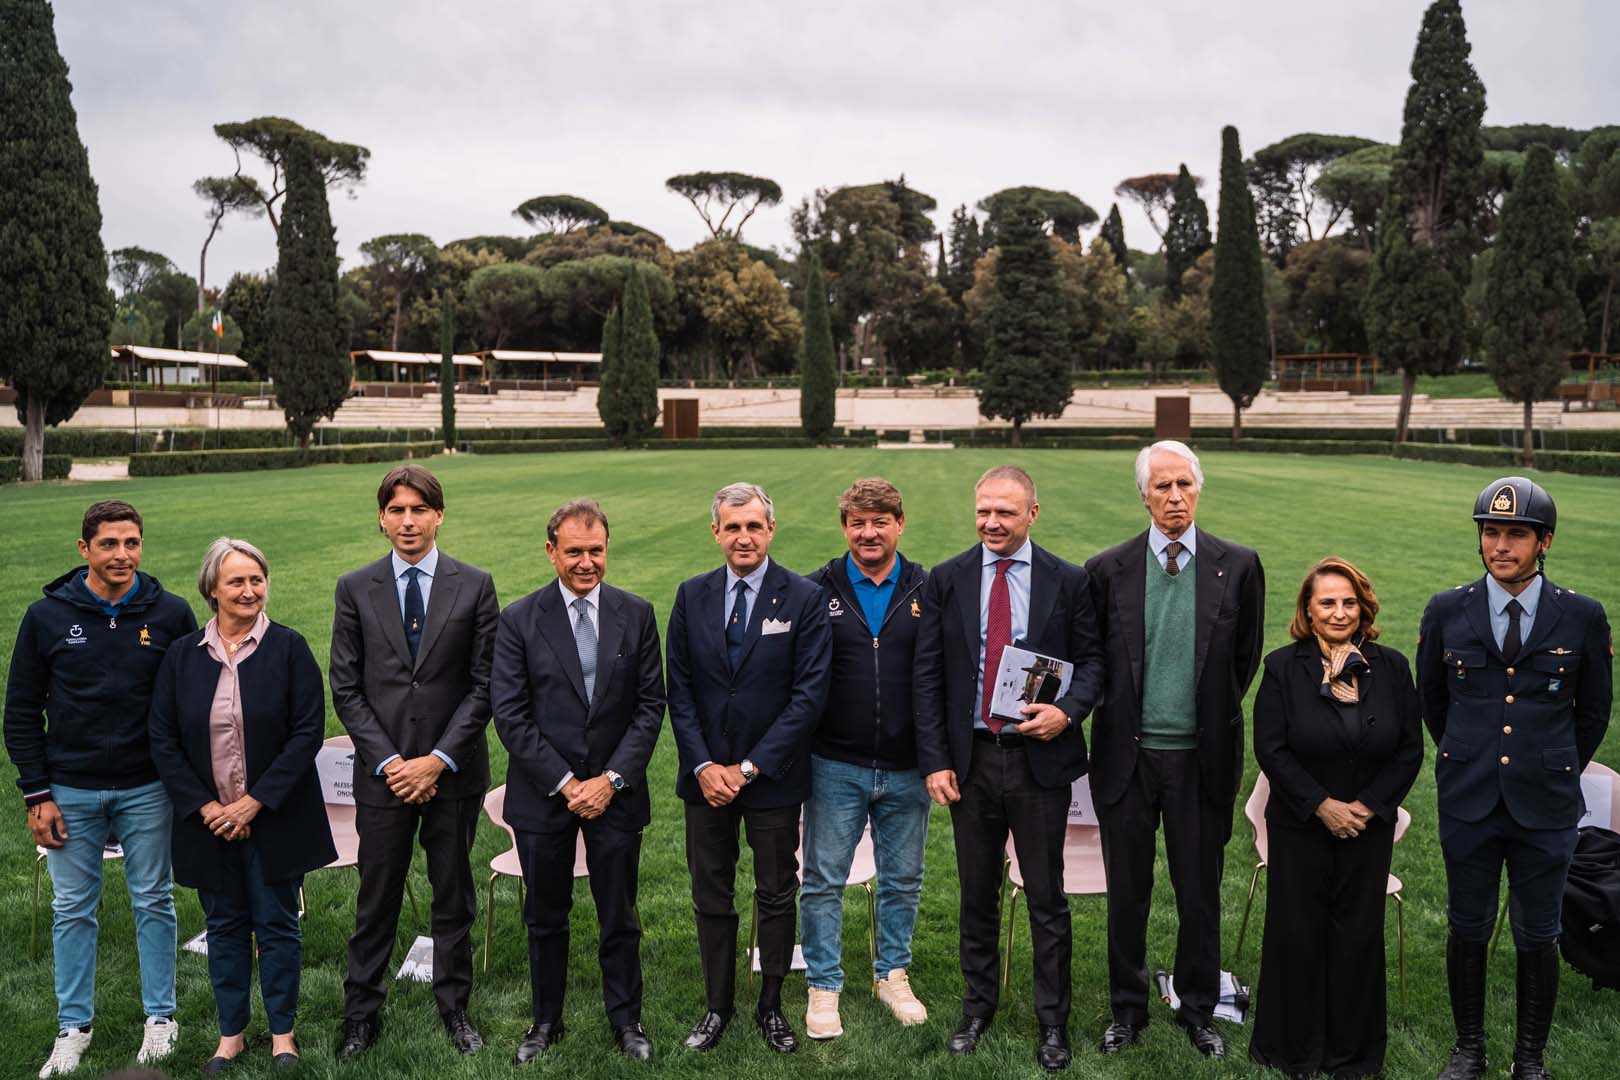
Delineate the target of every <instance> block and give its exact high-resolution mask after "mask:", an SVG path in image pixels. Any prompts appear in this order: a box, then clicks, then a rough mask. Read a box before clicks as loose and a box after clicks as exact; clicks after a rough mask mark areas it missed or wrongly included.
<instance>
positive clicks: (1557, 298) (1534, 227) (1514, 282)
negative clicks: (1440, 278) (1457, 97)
mask: <svg viewBox="0 0 1620 1080" xmlns="http://www.w3.org/2000/svg"><path fill="white" fill-rule="evenodd" d="M1485 312H1486V319H1487V322H1486V326H1485V353H1486V358H1487V360H1488V362H1489V363H1490V368H1491V378H1493V379H1494V380H1495V381H1496V385H1497V388H1498V389H1500V390H1501V391H1502V396H1503V397H1506V398H1509V399H1510V400H1513V401H1517V402H1520V403H1522V404H1523V405H1524V465H1525V467H1526V468H1531V467H1533V466H1534V464H1535V448H1534V445H1533V442H1532V427H1533V420H1534V415H1533V411H1534V406H1535V403H1536V402H1537V401H1539V400H1541V399H1543V398H1547V397H1550V396H1551V395H1553V394H1554V393H1556V392H1557V390H1558V384H1559V382H1561V381H1562V380H1563V377H1564V374H1565V372H1567V371H1568V370H1569V352H1570V350H1571V349H1574V348H1575V347H1576V346H1577V343H1578V342H1579V341H1580V339H1581V333H1582V331H1583V330H1584V329H1585V324H1586V320H1585V317H1584V316H1583V314H1582V312H1581V305H1580V301H1579V299H1577V297H1576V295H1575V218H1574V215H1573V214H1572V213H1571V211H1570V208H1569V203H1568V202H1566V201H1565V199H1564V191H1563V186H1562V184H1561V183H1560V181H1559V176H1558V168H1557V166H1556V165H1555V164H1554V163H1553V155H1552V151H1551V150H1550V149H1548V148H1547V147H1546V146H1545V145H1543V144H1540V143H1538V144H1536V145H1535V146H1532V147H1531V148H1530V152H1529V154H1527V155H1526V156H1525V161H1524V172H1523V173H1522V174H1521V175H1520V177H1519V182H1518V184H1516V185H1515V186H1514V188H1513V191H1512V192H1511V193H1510V194H1509V195H1508V197H1507V203H1506V205H1505V206H1504V207H1503V209H1502V230H1501V232H1500V233H1499V234H1498V235H1497V240H1496V247H1495V253H1494V257H1493V258H1492V260H1491V269H1490V277H1489V279H1488V280H1487V281H1486V284H1485Z"/></svg>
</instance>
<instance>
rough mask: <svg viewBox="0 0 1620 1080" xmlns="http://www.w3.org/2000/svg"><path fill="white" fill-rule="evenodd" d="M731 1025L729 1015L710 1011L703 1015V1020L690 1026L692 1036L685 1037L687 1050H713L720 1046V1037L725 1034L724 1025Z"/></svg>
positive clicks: (728, 1013)
mask: <svg viewBox="0 0 1620 1080" xmlns="http://www.w3.org/2000/svg"><path fill="white" fill-rule="evenodd" d="M729 1023H731V1013H730V1012H729V1011H728V1012H723V1013H720V1012H715V1011H714V1010H713V1009H710V1010H709V1011H708V1012H706V1013H704V1014H703V1019H701V1020H699V1021H698V1022H697V1023H696V1024H694V1025H693V1026H692V1034H690V1035H688V1036H687V1037H686V1048H687V1049H688V1050H713V1049H714V1048H715V1047H716V1046H719V1045H720V1036H721V1035H724V1034H725V1031H726V1025H727V1024H729Z"/></svg>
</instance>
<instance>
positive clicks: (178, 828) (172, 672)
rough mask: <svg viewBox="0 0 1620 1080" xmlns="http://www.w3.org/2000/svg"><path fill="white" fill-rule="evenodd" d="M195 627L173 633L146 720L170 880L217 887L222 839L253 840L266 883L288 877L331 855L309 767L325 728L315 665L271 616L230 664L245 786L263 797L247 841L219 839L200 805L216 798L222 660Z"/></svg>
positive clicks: (323, 811)
mask: <svg viewBox="0 0 1620 1080" xmlns="http://www.w3.org/2000/svg"><path fill="white" fill-rule="evenodd" d="M202 640H203V631H202V630H197V631H194V632H193V633H190V634H187V635H186V636H185V637H183V638H180V639H179V640H177V641H175V642H174V644H172V645H171V646H169V651H168V654H167V655H166V656H164V658H163V666H162V667H160V668H159V669H158V674H157V682H156V684H155V685H154V686H153V688H152V707H151V711H150V712H149V713H148V714H147V729H148V732H149V734H150V737H151V742H152V762H153V764H155V765H156V766H157V771H158V776H160V777H161V778H162V780H163V786H164V787H166V788H168V790H169V798H170V799H171V800H172V801H173V803H174V823H173V827H172V831H173V845H172V847H173V860H174V880H175V881H176V882H177V883H178V884H181V885H185V886H187V887H189V888H196V889H208V890H212V891H217V890H219V889H220V888H221V887H222V884H223V879H222V878H221V877H220V861H221V856H222V854H223V850H224V847H225V845H226V844H228V843H231V844H241V843H247V844H252V845H253V846H254V848H255V849H256V850H257V851H258V854H259V863H260V865H261V866H262V867H263V868H264V879H265V881H267V882H278V881H287V880H290V879H293V878H297V877H299V876H300V875H302V874H304V873H305V872H307V871H310V870H314V869H316V868H318V867H322V866H325V865H326V864H327V863H329V862H331V861H332V860H334V859H336V858H337V850H336V849H335V848H334V847H333V846H332V831H331V828H330V827H329V826H328V825H327V822H326V805H325V803H324V802H323V801H322V799H321V788H320V781H319V779H318V777H317V776H316V773H315V754H316V753H317V752H318V751H319V750H320V748H321V738H322V736H323V735H324V734H325V726H326V699H325V692H324V690H323V688H322V685H321V669H320V667H319V666H318V665H317V664H316V663H315V657H314V655H313V654H312V653H311V652H310V651H309V645H307V644H306V643H305V642H304V639H303V637H302V636H300V635H299V633H298V632H297V631H296V630H291V629H288V628H287V627H285V626H282V625H281V624H280V623H276V622H272V623H271V624H270V628H269V629H268V630H266V631H265V635H264V638H263V640H261V641H260V642H259V644H258V646H257V647H256V648H255V649H254V650H253V654H252V655H251V656H249V657H248V658H247V659H246V660H244V661H243V662H242V664H241V666H240V667H239V668H238V669H237V677H238V678H239V680H240V691H241V695H242V740H243V747H242V749H243V751H244V754H245V756H246V758H247V793H248V794H249V795H251V796H253V797H254V798H255V799H258V800H259V801H260V802H261V803H263V804H264V809H262V810H260V811H259V813H258V815H257V816H255V817H254V819H253V824H252V826H251V829H252V832H251V835H250V836H249V837H248V839H247V840H221V839H219V838H218V837H217V836H215V835H214V834H213V833H211V832H209V831H208V827H207V826H205V825H204V824H203V820H202V815H201V814H200V813H198V811H200V810H201V809H202V808H203V806H204V805H206V804H207V803H211V802H217V801H218V800H219V791H218V789H217V788H216V787H215V786H214V766H213V755H212V752H211V740H210V738H209V714H210V713H211V712H212V711H213V705H214V688H215V687H216V686H218V685H219V673H220V668H221V665H220V663H219V661H217V660H215V659H214V658H213V656H212V655H210V654H209V651H208V649H207V647H206V646H204V645H203V644H202Z"/></svg>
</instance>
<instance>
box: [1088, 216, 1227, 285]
mask: <svg viewBox="0 0 1620 1080" xmlns="http://www.w3.org/2000/svg"><path fill="white" fill-rule="evenodd" d="M1207 220H1208V219H1207V215H1206V223H1207ZM1099 235H1100V236H1101V237H1102V238H1103V240H1104V241H1105V242H1106V243H1107V244H1108V247H1109V250H1111V251H1112V252H1113V253H1114V261H1115V262H1117V263H1119V268H1120V270H1121V271H1122V272H1123V273H1127V274H1128V273H1130V270H1131V249H1130V248H1128V247H1126V246H1125V222H1124V221H1123V220H1122V219H1121V218H1120V216H1119V203H1115V204H1114V205H1113V206H1111V207H1109V208H1108V217H1107V218H1105V219H1104V220H1103V226H1102V231H1101V232H1100V233H1099Z"/></svg>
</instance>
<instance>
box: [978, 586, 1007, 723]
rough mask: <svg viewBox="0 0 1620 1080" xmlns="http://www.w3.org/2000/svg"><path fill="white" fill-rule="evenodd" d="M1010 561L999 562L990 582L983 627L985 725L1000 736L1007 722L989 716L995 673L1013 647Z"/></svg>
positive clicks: (981, 709)
mask: <svg viewBox="0 0 1620 1080" xmlns="http://www.w3.org/2000/svg"><path fill="white" fill-rule="evenodd" d="M1012 564H1013V561H1012V560H1011V559H999V560H997V562H996V577H995V580H994V581H992V582H991V583H990V614H989V617H988V619H987V621H986V622H985V627H984V700H983V701H982V702H981V703H980V711H982V712H983V713H984V726H985V727H987V728H989V729H990V730H991V732H992V733H995V734H1000V732H1001V729H1002V727H1003V726H1004V722H1003V721H1001V720H998V719H997V718H996V717H994V716H991V715H990V699H991V698H992V697H994V696H995V692H996V673H997V672H998V671H1000V670H1001V650H1003V649H1005V648H1006V647H1007V646H1008V645H1010V644H1012V594H1011V593H1010V592H1008V591H1007V568H1008V567H1010V566H1011V565H1012Z"/></svg>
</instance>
